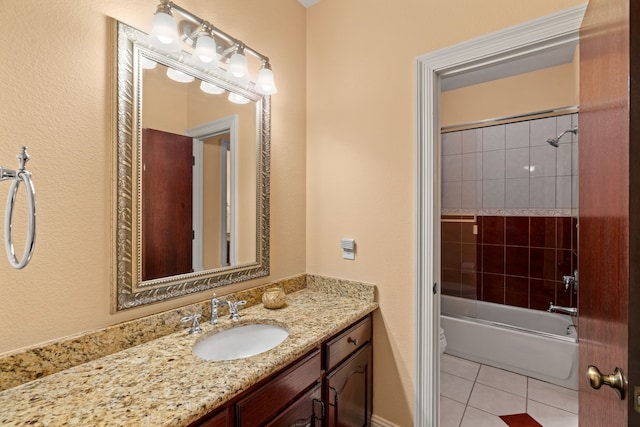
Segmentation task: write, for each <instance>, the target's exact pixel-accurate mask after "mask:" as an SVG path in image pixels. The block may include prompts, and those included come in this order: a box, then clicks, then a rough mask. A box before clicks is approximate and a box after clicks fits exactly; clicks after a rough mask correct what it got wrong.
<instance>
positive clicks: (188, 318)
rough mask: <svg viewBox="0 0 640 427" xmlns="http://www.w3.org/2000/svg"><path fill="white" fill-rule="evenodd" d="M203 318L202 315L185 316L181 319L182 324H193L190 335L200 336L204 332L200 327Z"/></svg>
mask: <svg viewBox="0 0 640 427" xmlns="http://www.w3.org/2000/svg"><path fill="white" fill-rule="evenodd" d="M200 317H202V315H201V314H198V313H196V314H192V315H191V316H185V317H183V318H182V319H180V321H181V322H191V328H189V335H193V334H199V333H200V332H202V328H201V327H200V322H199V321H198V319H200Z"/></svg>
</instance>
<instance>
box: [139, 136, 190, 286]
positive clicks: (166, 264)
mask: <svg viewBox="0 0 640 427" xmlns="http://www.w3.org/2000/svg"><path fill="white" fill-rule="evenodd" d="M142 141H143V142H142V280H150V279H157V278H159V277H167V276H175V275H177V274H184V273H190V272H191V270H192V261H191V252H192V233H193V231H192V230H193V227H192V222H193V213H192V205H193V189H192V185H193V144H192V140H191V138H190V137H187V136H183V135H175V134H172V133H167V132H162V131H159V130H154V129H144V130H143V133H142Z"/></svg>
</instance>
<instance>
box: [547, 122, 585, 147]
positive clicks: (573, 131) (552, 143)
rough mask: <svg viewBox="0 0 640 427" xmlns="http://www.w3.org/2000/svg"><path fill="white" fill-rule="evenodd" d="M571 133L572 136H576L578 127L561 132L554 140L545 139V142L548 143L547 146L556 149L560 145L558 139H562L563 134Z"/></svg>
mask: <svg viewBox="0 0 640 427" xmlns="http://www.w3.org/2000/svg"><path fill="white" fill-rule="evenodd" d="M568 132H571V133H572V134H574V135H576V134H577V133H578V126H574V127H573V128H571V129H567V130H565V131H564V132H562V133H561V134H560V135H558V136H556V137H555V138H549V139H547V142H548V143H549V145H552V146H554V147H556V148H558V145H559V143H560V138H562V137H563V136H564V134H565V133H568Z"/></svg>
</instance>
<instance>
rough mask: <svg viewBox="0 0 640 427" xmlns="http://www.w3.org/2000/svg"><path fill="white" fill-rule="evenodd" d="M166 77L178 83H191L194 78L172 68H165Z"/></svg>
mask: <svg viewBox="0 0 640 427" xmlns="http://www.w3.org/2000/svg"><path fill="white" fill-rule="evenodd" d="M167 77H169V78H170V79H171V80H173V81H175V82H178V83H191V82H192V81H194V80H195V77H193V76H190V75H188V74H185V73H183V72H182V71H178V70H176V69H173V68H167Z"/></svg>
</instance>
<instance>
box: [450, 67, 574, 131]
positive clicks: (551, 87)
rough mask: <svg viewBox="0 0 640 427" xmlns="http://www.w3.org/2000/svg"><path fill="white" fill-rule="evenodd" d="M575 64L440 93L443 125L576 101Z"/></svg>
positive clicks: (493, 117)
mask: <svg viewBox="0 0 640 427" xmlns="http://www.w3.org/2000/svg"><path fill="white" fill-rule="evenodd" d="M577 63H578V61H576V64H573V63H569V64H565V65H559V66H556V67H551V68H547V69H544V70H540V71H533V72H530V73H526V74H521V75H518V76H513V77H509V78H504V79H500V80H494V81H490V82H487V83H482V84H478V85H474V86H469V87H465V88H461V89H455V90H450V91H447V92H443V93H442V95H441V97H440V124H441V126H443V127H446V126H452V125H462V124H466V123H473V122H476V121H479V120H487V119H498V118H503V117H509V116H514V115H518V114H528V113H534V112H538V111H545V110H550V109H555V108H562V107H573V106H576V105H578V104H579V99H578V87H577V85H576V72H575V70H576V68H577V67H578V65H577Z"/></svg>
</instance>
